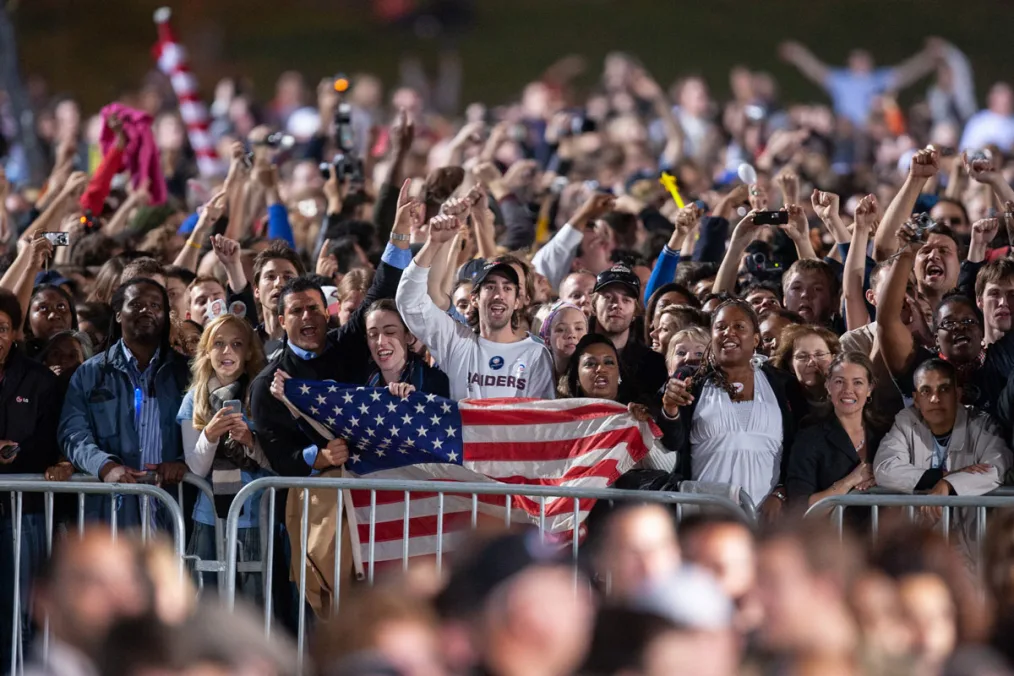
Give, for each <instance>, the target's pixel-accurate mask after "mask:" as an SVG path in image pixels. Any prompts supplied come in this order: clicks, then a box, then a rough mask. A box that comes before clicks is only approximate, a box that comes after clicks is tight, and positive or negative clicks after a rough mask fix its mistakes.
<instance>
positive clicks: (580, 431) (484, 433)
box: [463, 413, 654, 444]
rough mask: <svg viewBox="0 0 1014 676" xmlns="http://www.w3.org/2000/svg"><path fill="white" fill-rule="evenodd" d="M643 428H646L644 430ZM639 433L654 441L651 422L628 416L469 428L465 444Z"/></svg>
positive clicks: (569, 439) (506, 442) (474, 426)
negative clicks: (625, 431)
mask: <svg viewBox="0 0 1014 676" xmlns="http://www.w3.org/2000/svg"><path fill="white" fill-rule="evenodd" d="M642 425H643V427H642ZM628 429H629V430H637V431H638V432H640V434H641V436H642V438H644V435H645V434H647V435H648V436H647V438H649V439H654V436H653V435H652V434H651V432H650V431H648V426H647V423H641V424H640V425H639V424H638V423H636V422H633V420H632V419H631V417H630V416H629V415H627V414H625V413H624V414H622V415H614V416H608V417H602V418H591V419H587V420H575V421H573V422H566V423H545V424H539V425H465V426H464V429H463V433H464V439H465V443H466V444H468V443H476V442H480V443H486V444H495V443H500V444H517V443H530V442H543V443H545V442H552V443H558V442H560V443H562V442H564V441H571V440H574V439H584V438H587V437H591V436H595V435H598V434H604V433H606V432H613V431H615V430H628Z"/></svg>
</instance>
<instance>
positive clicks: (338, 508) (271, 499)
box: [224, 477, 756, 668]
mask: <svg viewBox="0 0 1014 676" xmlns="http://www.w3.org/2000/svg"><path fill="white" fill-rule="evenodd" d="M279 489H282V490H289V489H297V490H299V491H301V497H302V500H301V504H302V508H301V515H300V527H299V528H300V533H299V543H300V544H299V548H298V551H294V552H293V556H297V555H298V556H299V560H300V561H304V560H305V557H306V551H307V538H308V528H309V517H308V511H309V504H310V500H311V496H310V491H311V490H324V491H335V495H336V498H335V504H334V510H335V511H334V517H335V518H334V524H335V532H334V542H335V552H334V570H333V571H332V572H333V574H334V578H333V580H334V591H333V597H332V600H331V613H332V614H333V613H335V612H337V610H338V607H339V603H340V599H341V579H342V574H343V571H342V570H340V567H341V563H342V558H343V556H342V547H343V544H342V539H343V538H342V528H343V525H344V523H345V519H346V518H348V517H349V515H348V514H347V512H348V510H349V509H350V507H351V498H350V493H349V491H352V490H355V491H369V494H370V499H369V518H368V522H367V525H368V532H369V536H368V538H366V541H365V542H361V543H360V544H361V546H362V547H364V548H365V549H366V550H367V552H368V553H367V555H366V558H365V561H362V562H361V563H362V568H363V576H364V578H365V580H366V581H367V582H369V583H372V582H373V579H374V573H375V567H376V557H375V552H376V548H375V546H376V539H375V533H376V528H377V513H378V505H377V493H378V492H391V491H395V492H400V493H402V494H403V501H402V502H401V503H400V505H401V506H400V508H399V507H398V504H399V503H395V504H394V505H392V504H390V503H388V504H386V505H384V506H382V508H383V509H387V510H390V509H392V508H393V509H395V510H397V509H400V510H401V521H402V537H401V543H400V546H401V565H402V567H403V568H407V567H408V561H409V557H410V553H409V532H410V526H409V522H410V519H411V509H412V504H413V503H412V493H421V494H426V495H427V496H434V497H433V498H427V499H432V500H435V501H436V538H435V555H436V565H437V568H438V570H439V568H440V567H441V566H442V563H443V555H444V540H445V537H444V535H445V534H444V519H445V498H448V497H452V498H454V499H461V497H462V496H469V497H470V499H471V526H472V528H475V527H476V525H477V521H478V515H479V513H480V511H481V512H482V513H483V515H484V516H486V517H488V516H489V515H490V512H491V510H498V511H500V512H502V515H503V516H502V518H503V520H504V523H505V524H506V525H510V523H511V520H512V519H516V518H517V516H516V514H517V511H518V510H517V507H516V506H513V507H512V505H513V498H515V497H521V498H528V499H529V500H534V501H536V502H537V503H538V504H539V515H538V518H537V525H538V527H539V530H540V532H541V533H543V534H544V535H545V534H546V532H547V519H548V518H549V517H547V509H546V503H547V500H550V499H560V498H564V499H568V500H572V506H573V507H572V510H571V511H570V513H569V514H568V516H570V517H572V518H571V519H570V523H571V524H572V528H573V529H572V530H571V531H570V536H571V537H570V542H569V544H568V545H567V546H569V548H570V550H571V556H572V558H573V559H574V560H575V561H576V560H577V557H578V553H579V548H580V537H574V536H575V535H576V532H575V531H576V530H577V528H578V527H577V526H576V524H578V518H577V517H578V514H579V512H580V511H581V510H582V508H581V504H580V501H581V500H587V499H596V500H610V501H612V500H618V501H637V502H645V503H661V504H672V505H674V506H675V509H676V512H677V514H676V516H677V519H679V518H681V517H682V512H683V509H684V508H685V507H700V508H709V509H717V510H720V511H722V512H725V513H727V514H730V515H732V516H734V517H735V518H738V519H740V520H742V521H743V522H744V523H746V524H747V525H749V526H750V527H753V526H754V525H755V524H756V519H755V514H754V511H753V506H752V504H750V503H749V500H747V501H746V505H747V507H746V508H745V509H744V507H741V506H740V505H739V504H737V503H736V502H734V501H733V500H731V499H729V498H728V497H725V496H722V495H712V494H706V493H680V492H661V491H636V490H619V489H579V488H562V487H552V486H516V485H508V484H491V483H458V482H454V483H451V482H439V481H397V480H377V479H362V478H322V477H312V478H305V479H294V478H283V477H268V478H263V479H257V480H255V481H252V482H251V483H249V484H247V485H246V486H244V487H243V488H242V489H241V490H240V491H239V493H237V494H236V496H235V497H234V499H233V503H232V506H231V508H230V510H229V514H228V517H227V520H226V526H225V531H226V545H225V549H226V564H225V566H224V568H225V576H226V583H225V587H226V590H225V593H226V599H227V603H228V604H229V607H230V608H231V607H233V604H234V602H235V596H236V577H237V558H238V557H237V544H238V536H239V517H240V513H241V511H242V509H243V505H244V503H245V502H246V501H247V500H248V499H250V498H251V497H253V496H254V495H255V494H256V493H258V492H261V491H263V492H264V495H263V496H262V499H261V506H262V514H264V515H267V522H266V523H265V522H264V521H263V520H262V522H261V532H262V533H265V534H266V536H267V540H266V543H262V550H263V551H264V555H263V557H262V559H263V561H268V562H270V561H272V560H273V558H274V551H275V546H276V544H275V529H274V515H275V507H276V505H277V504H278V503H277V500H278V498H277V491H278V490H279ZM488 496H502V497H503V501H502V502H499V501H498V504H499V506H498V507H494V506H492V505H491V504H490V503H491V501H490V500H489V499H488ZM480 497H484V498H487V499H485V500H481V501H480ZM283 499H284V497H283ZM328 509H330V506H329V505H328ZM354 511H359V510H354ZM388 513H390V512H388ZM387 523H388V524H390V523H391V521H390V520H388V521H387ZM357 530H358V529H357ZM294 549H295V548H294ZM347 555H348V554H347V553H346V556H347ZM306 569H307V566H306V565H305V563H304V565H301V566H299V571H300V572H299V581H298V587H299V597H300V598H301V599H303V598H305V590H306V584H307V580H306V574H307V573H306ZM269 577H270V576H267V575H265V576H264V578H263V583H264V584H265V594H264V600H265V607H264V618H265V631H266V632H267V633H268V634H270V632H271V616H272V607H271V593H270V589H268V588H267V585H268V584H269V583H270V582H269ZM575 579H576V578H575ZM298 613H299V616H298V634H297V637H296V638H297V643H298V648H299V655H300V660H302V659H303V658H302V655H303V653H304V649H305V647H306V604H305V603H299V604H298ZM300 668H302V663H300Z"/></svg>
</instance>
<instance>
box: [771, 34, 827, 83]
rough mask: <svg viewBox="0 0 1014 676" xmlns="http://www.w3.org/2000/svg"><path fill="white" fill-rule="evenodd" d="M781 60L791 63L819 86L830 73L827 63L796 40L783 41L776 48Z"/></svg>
mask: <svg viewBox="0 0 1014 676" xmlns="http://www.w3.org/2000/svg"><path fill="white" fill-rule="evenodd" d="M778 52H779V54H780V55H781V57H782V60H783V61H786V62H788V63H791V64H792V65H793V66H795V67H796V68H798V69H799V71H800V72H801V73H802V74H803V75H805V76H806V77H808V78H810V79H811V80H812V81H813V82H814V83H815V84H818V85H820V86H821V87H824V86H826V84H827V78H828V76H829V75H830V74H831V71H830V69H829V68H828V67H827V65H826V64H825V63H824V62H823V61H821V60H820V59H818V58H817V57H816V56H814V55H813V52H811V51H810V50H809V49H807V48H806V47H804V46H803V45H802V44H800V43H798V42H783V43H782V44H781V46H780V47H779V49H778Z"/></svg>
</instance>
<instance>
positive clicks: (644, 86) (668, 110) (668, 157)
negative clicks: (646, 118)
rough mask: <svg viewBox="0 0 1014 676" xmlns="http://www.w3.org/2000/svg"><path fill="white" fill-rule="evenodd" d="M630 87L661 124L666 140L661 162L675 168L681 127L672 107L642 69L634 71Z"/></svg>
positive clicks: (681, 141) (681, 143)
mask: <svg viewBox="0 0 1014 676" xmlns="http://www.w3.org/2000/svg"><path fill="white" fill-rule="evenodd" d="M630 86H631V88H632V89H633V90H634V93H635V94H637V95H638V96H639V97H641V98H642V99H644V100H645V101H647V102H649V103H650V104H651V107H652V109H653V110H654V111H655V115H657V116H658V119H659V121H660V122H661V123H662V130H663V132H664V133H665V139H666V143H665V149H664V150H663V151H662V162H663V164H665V165H668V166H675V165H676V164H677V163H678V162H679V161H680V159H682V157H683V148H684V137H683V126H682V125H681V124H680V123H679V120H677V119H676V115H674V114H673V111H672V105H670V103H669V100H668V99H667V98H666V95H665V92H664V91H663V90H662V87H660V86H659V84H658V82H657V81H655V79H654V78H653V77H651V76H650V75H649V74H648V73H647V71H645V70H643V69H638V70H636V71H634V74H633V76H632V77H631V82H630Z"/></svg>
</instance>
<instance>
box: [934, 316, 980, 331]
mask: <svg viewBox="0 0 1014 676" xmlns="http://www.w3.org/2000/svg"><path fill="white" fill-rule="evenodd" d="M978 323H979V320H978V319H975V318H974V317H965V318H964V319H945V320H944V321H942V322H940V323H939V324H938V325H937V328H940V329H943V330H944V331H953V330H954V329H957V328H959V327H960V328H968V327H969V326H975V325H977V324H978Z"/></svg>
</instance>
